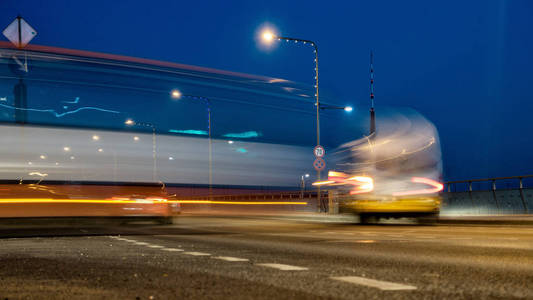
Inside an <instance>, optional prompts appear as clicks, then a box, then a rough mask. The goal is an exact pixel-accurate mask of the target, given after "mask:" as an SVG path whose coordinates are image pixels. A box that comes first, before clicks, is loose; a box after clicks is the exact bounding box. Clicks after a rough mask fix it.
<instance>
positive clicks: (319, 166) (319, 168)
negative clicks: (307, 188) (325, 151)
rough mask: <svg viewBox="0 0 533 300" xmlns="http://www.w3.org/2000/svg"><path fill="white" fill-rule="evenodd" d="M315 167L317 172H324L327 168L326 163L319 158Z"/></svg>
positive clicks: (314, 163) (315, 162)
mask: <svg viewBox="0 0 533 300" xmlns="http://www.w3.org/2000/svg"><path fill="white" fill-rule="evenodd" d="M313 167H315V170H317V171H322V170H324V168H325V167H326V162H325V161H324V160H323V159H322V158H320V157H319V158H317V159H315V161H314V162H313Z"/></svg>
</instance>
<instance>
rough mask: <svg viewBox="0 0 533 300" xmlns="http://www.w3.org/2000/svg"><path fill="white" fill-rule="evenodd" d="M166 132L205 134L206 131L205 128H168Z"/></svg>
mask: <svg viewBox="0 0 533 300" xmlns="http://www.w3.org/2000/svg"><path fill="white" fill-rule="evenodd" d="M168 132H172V133H184V134H196V135H207V131H205V130H195V129H186V130H178V129H170V130H169V131H168Z"/></svg>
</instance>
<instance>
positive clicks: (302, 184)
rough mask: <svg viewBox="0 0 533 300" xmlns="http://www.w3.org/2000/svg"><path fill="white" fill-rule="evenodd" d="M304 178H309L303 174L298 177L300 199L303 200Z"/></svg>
mask: <svg viewBox="0 0 533 300" xmlns="http://www.w3.org/2000/svg"><path fill="white" fill-rule="evenodd" d="M305 178H309V174H307V173H306V174H303V175H302V176H301V177H300V188H301V190H300V198H302V199H303V197H304V192H305Z"/></svg>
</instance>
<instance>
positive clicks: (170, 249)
mask: <svg viewBox="0 0 533 300" xmlns="http://www.w3.org/2000/svg"><path fill="white" fill-rule="evenodd" d="M161 250H163V251H169V252H183V251H184V250H183V249H178V248H161Z"/></svg>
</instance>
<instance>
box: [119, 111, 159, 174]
mask: <svg viewBox="0 0 533 300" xmlns="http://www.w3.org/2000/svg"><path fill="white" fill-rule="evenodd" d="M124 124H126V125H128V126H144V127H148V128H151V129H152V158H153V161H154V162H153V168H152V180H153V181H154V182H155V181H156V177H157V149H156V140H155V126H154V124H152V123H148V122H136V121H133V120H132V119H127V120H126V121H125V122H124ZM134 140H138V138H137V137H135V138H134Z"/></svg>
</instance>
